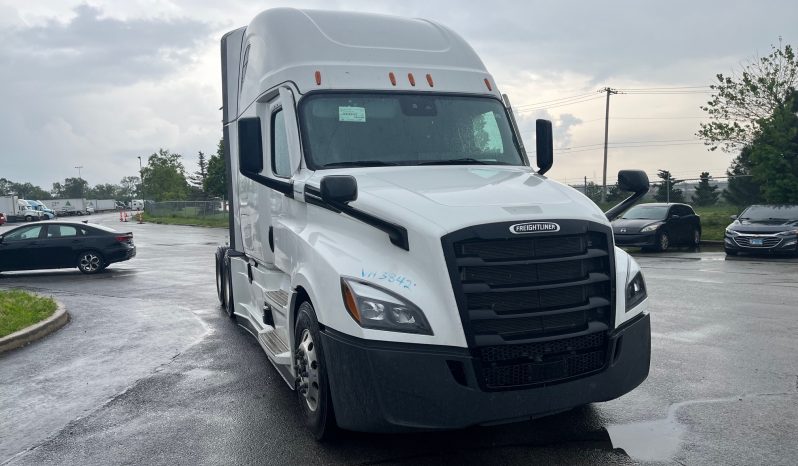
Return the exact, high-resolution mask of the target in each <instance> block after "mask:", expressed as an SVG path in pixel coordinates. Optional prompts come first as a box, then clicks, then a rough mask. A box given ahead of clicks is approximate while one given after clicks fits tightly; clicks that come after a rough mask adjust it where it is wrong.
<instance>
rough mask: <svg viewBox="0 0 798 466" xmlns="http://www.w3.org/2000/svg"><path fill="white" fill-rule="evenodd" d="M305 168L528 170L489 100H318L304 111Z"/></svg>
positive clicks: (502, 115)
mask: <svg viewBox="0 0 798 466" xmlns="http://www.w3.org/2000/svg"><path fill="white" fill-rule="evenodd" d="M299 116H300V117H299V119H300V122H301V127H302V136H303V144H304V149H305V156H306V162H307V164H308V167H310V168H311V169H314V170H319V169H329V168H338V167H367V166H387V165H449V164H452V165H457V164H474V165H482V164H485V165H525V162H524V159H523V158H522V157H521V154H520V153H519V150H518V149H517V146H516V142H515V140H514V138H513V133H512V130H511V129H510V124H509V122H508V119H507V113H506V111H505V109H504V105H502V103H501V102H499V101H498V100H496V99H493V98H489V97H477V96H474V97H467V96H450V95H428V94H424V95H421V94H360V93H358V94H354V93H353V94H349V93H347V94H340V93H336V94H315V95H310V96H308V97H306V98H304V99H302V102H301V105H300V108H299Z"/></svg>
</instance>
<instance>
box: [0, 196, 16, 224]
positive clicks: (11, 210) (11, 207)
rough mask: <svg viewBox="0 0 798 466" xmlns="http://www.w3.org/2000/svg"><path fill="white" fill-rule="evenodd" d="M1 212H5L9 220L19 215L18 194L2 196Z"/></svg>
mask: <svg viewBox="0 0 798 466" xmlns="http://www.w3.org/2000/svg"><path fill="white" fill-rule="evenodd" d="M0 213H2V214H4V215H5V216H6V218H7V219H8V221H9V222H11V221H12V220H11V219H12V218H16V216H17V196H0Z"/></svg>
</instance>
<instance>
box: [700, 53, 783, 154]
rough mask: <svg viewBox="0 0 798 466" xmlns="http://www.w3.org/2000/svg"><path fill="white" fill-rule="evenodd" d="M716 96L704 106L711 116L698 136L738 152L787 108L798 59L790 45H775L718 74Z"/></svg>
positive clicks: (725, 148)
mask: <svg viewBox="0 0 798 466" xmlns="http://www.w3.org/2000/svg"><path fill="white" fill-rule="evenodd" d="M716 78H717V83H716V84H714V85H712V86H710V88H711V89H712V90H713V91H714V92H713V95H712V97H711V98H710V100H709V101H708V102H707V104H706V105H705V106H702V107H701V109H702V110H704V111H705V112H707V115H708V116H709V118H710V121H709V122H708V123H701V124H700V129H699V131H698V133H697V136H698V137H700V138H701V139H703V140H704V143H705V144H706V145H707V146H708V147H709V149H710V150H715V149H717V148H718V147H721V148H722V149H723V150H724V151H726V152H736V151H738V150H740V149H742V148H743V147H745V146H749V145H751V144H752V143H753V141H754V139H755V138H756V137H757V135H758V134H759V133H760V132H761V130H762V128H761V125H762V123H763V122H764V121H765V120H766V119H768V118H770V117H771V116H772V115H774V113H775V111H776V109H778V108H780V107H783V106H784V105H785V103H786V102H787V101H788V100H789V99H790V97H791V95H792V93H793V92H794V91H795V89H796V87H798V60H796V57H795V53H794V51H793V48H792V47H791V46H790V45H782V44H781V39H779V46H778V47H776V46H773V45H772V46H771V52H770V54H769V55H767V56H765V57H761V58H757V59H752V60H750V61H749V62H748V63H746V64H744V65H743V66H742V68H741V69H740V70H738V71H735V72H733V73H732V74H731V75H730V76H724V75H723V74H718V75H717V76H716Z"/></svg>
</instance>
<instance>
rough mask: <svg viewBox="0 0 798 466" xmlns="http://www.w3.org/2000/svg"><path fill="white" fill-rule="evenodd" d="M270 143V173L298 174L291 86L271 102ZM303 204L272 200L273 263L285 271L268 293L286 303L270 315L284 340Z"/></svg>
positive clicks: (287, 199)
mask: <svg viewBox="0 0 798 466" xmlns="http://www.w3.org/2000/svg"><path fill="white" fill-rule="evenodd" d="M268 133H269V139H270V142H271V143H270V145H269V147H268V149H267V152H268V153H269V158H270V160H269V165H270V166H271V167H272V174H273V175H274V176H275V177H276V178H278V179H281V180H283V181H289V180H291V179H292V177H294V175H296V174H297V172H298V171H299V168H300V165H301V151H300V146H299V130H298V127H297V120H296V111H295V104H294V96H293V93H292V92H291V90H290V89H288V88H286V87H283V88H280V94H279V96H278V98H277V99H276V101H275V102H274V103H273V104H272V107H271V115H270V118H269V128H268ZM304 207H305V204H304V203H302V202H299V201H297V200H296V199H293V198H291V197H288V196H282V195H280V196H278V197H276V198H275V199H274V202H272V203H271V213H270V214H271V215H270V216H271V219H272V228H273V246H274V265H275V268H277V269H278V270H280V271H282V272H283V273H284V277H283V280H281V283H280V287H279V288H278V289H276V290H273V291H271V292H269V293H267V296H269V297H275V298H276V299H273V300H272V302H277V303H278V304H282V303H283V302H284V303H285V304H286V305H285V306H281V305H277V306H272V317H273V320H274V327H275V331H276V334H277V336H278V337H279V338H280V339H281V340H282V341H284V342H286V343H287V342H288V341H289V335H288V332H289V331H290V328H289V325H288V306H287V296H289V295H290V291H291V290H290V273H291V271H292V270H293V269H294V266H295V261H296V257H297V251H296V240H297V234H296V233H295V232H294V231H293V229H295V228H296V225H297V219H298V217H301V214H300V213H299V209H303V208H304Z"/></svg>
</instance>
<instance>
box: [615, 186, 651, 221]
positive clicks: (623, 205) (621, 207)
mask: <svg viewBox="0 0 798 466" xmlns="http://www.w3.org/2000/svg"><path fill="white" fill-rule="evenodd" d="M648 190H649V188H646V189H645V191H638V192H636V193H634V194H632V195H631V196H629V197H627V198H626V199H624V200H623V201H621V202H620V203H619V204H618V205H616V206H615V207H612V208H611V209H610V210H608V211H606V212H604V215H606V216H607V220H609V221H613V220H615V219H616V218H617V217H618V216H619V215H621V214H622V213H623V212H624V211H625V210H626V209H628V208H629V207H632V206H633V205H634V203H635V202H637V201H639V200H640V199H641V198H642V197H643V196H645V195H646V193H647V192H648Z"/></svg>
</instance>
